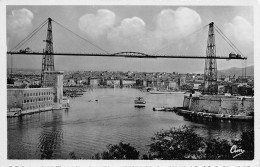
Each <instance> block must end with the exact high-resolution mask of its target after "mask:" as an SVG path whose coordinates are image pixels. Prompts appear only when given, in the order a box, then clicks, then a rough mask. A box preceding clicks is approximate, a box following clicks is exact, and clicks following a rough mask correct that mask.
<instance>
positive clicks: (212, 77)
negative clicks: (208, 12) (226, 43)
mask: <svg viewBox="0 0 260 167" xmlns="http://www.w3.org/2000/svg"><path fill="white" fill-rule="evenodd" d="M206 57H207V58H206V59H205V69H204V83H205V88H204V93H205V94H217V93H218V85H217V60H216V58H215V57H216V45H215V35H214V23H213V22H211V23H210V24H209V32H208V41H207V50H206Z"/></svg>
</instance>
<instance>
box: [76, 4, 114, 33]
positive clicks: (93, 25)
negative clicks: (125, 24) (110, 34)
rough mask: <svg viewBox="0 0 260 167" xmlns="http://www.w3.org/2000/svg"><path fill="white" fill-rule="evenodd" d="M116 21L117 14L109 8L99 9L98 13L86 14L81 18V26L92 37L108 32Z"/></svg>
mask: <svg viewBox="0 0 260 167" xmlns="http://www.w3.org/2000/svg"><path fill="white" fill-rule="evenodd" d="M114 23H115V14H114V13H113V12H112V11H110V10H107V9H99V10H98V11H97V13H96V14H85V15H83V16H81V17H80V19H79V28H80V30H81V31H83V32H84V33H86V34H87V35H88V36H90V37H92V38H98V37H100V36H102V35H104V34H106V33H107V31H108V30H109V29H110V28H111V27H112V26H113V25H114Z"/></svg>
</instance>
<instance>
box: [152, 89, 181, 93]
mask: <svg viewBox="0 0 260 167" xmlns="http://www.w3.org/2000/svg"><path fill="white" fill-rule="evenodd" d="M150 93H151V94H184V93H186V92H183V91H153V90H152V91H150Z"/></svg>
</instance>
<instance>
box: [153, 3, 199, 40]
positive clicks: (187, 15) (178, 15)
mask: <svg viewBox="0 0 260 167" xmlns="http://www.w3.org/2000/svg"><path fill="white" fill-rule="evenodd" d="M200 24H201V18H200V15H199V14H198V13H197V12H196V11H194V10H192V9H190V8H186V7H180V8H178V9H177V10H176V11H174V10H171V9H166V10H162V11H161V12H160V14H159V15H158V16H157V33H159V34H160V35H161V36H162V37H163V38H167V39H172V38H180V37H183V36H185V35H187V34H190V33H191V32H193V31H195V30H196V29H198V27H199V26H200Z"/></svg>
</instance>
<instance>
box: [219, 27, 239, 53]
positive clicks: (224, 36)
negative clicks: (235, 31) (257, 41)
mask: <svg viewBox="0 0 260 167" xmlns="http://www.w3.org/2000/svg"><path fill="white" fill-rule="evenodd" d="M215 27H216V28H217V29H216V30H217V31H218V30H219V31H218V32H219V34H220V35H221V36H222V37H223V38H224V39H227V40H228V41H229V42H228V41H227V40H225V41H226V42H227V43H228V44H229V45H230V46H231V45H232V46H233V47H232V48H233V49H234V48H235V49H234V50H236V51H238V52H239V53H240V54H241V55H243V53H242V52H241V51H240V50H239V49H238V48H237V47H236V46H235V45H234V44H233V42H232V41H231V40H230V39H229V38H228V37H227V36H226V35H225V34H224V33H223V32H222V31H221V29H220V28H218V26H217V25H215Z"/></svg>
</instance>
